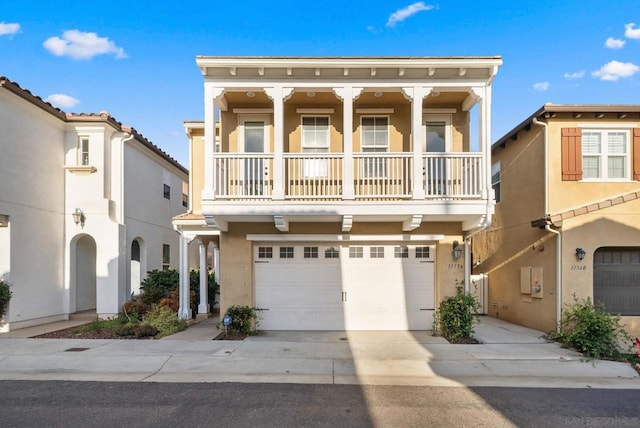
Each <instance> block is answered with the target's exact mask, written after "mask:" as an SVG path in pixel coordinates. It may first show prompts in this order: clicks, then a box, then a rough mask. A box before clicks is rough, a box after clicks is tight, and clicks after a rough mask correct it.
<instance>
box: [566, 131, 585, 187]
mask: <svg viewBox="0 0 640 428" xmlns="http://www.w3.org/2000/svg"><path fill="white" fill-rule="evenodd" d="M561 135H562V180H563V181H578V180H582V129H581V128H562V134H561Z"/></svg>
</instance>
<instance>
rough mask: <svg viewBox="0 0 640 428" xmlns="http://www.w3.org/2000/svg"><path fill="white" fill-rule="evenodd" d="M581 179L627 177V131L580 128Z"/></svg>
mask: <svg viewBox="0 0 640 428" xmlns="http://www.w3.org/2000/svg"><path fill="white" fill-rule="evenodd" d="M582 172H583V179H586V180H589V179H601V180H616V179H629V131H624V130H614V129H611V130H606V129H605V130H595V129H583V130H582Z"/></svg>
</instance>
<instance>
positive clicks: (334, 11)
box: [0, 0, 640, 165]
mask: <svg viewBox="0 0 640 428" xmlns="http://www.w3.org/2000/svg"><path fill="white" fill-rule="evenodd" d="M0 6H1V7H0V75H4V76H6V77H8V78H9V79H11V80H13V81H15V82H17V83H19V84H20V85H21V86H22V87H23V88H26V89H29V90H30V91H31V92H33V93H34V94H36V95H39V96H41V97H42V98H44V99H48V100H50V101H51V102H52V103H54V104H57V105H58V106H59V107H60V108H62V109H63V110H65V111H67V112H85V113H89V112H99V111H101V110H107V111H109V112H110V113H111V114H112V115H113V116H114V117H116V119H118V120H119V121H121V122H123V123H125V124H127V125H131V126H133V127H135V128H136V129H137V130H138V131H139V132H141V133H142V134H143V135H145V136H146V137H147V138H149V139H150V140H151V141H153V142H154V143H155V144H156V145H158V146H160V148H162V149H163V150H165V151H166V152H168V153H169V154H170V155H172V156H173V157H174V158H176V159H177V160H178V161H180V162H181V163H183V164H185V165H186V163H187V153H188V148H187V140H186V137H185V135H184V130H183V121H184V120H201V119H202V118H203V111H204V108H203V101H202V100H203V78H202V75H201V74H200V71H199V70H198V68H197V67H196V65H195V56H196V55H230V56H233V55H274V56H277V55H287V56H289V55H311V56H323V55H328V56H346V55H365V56H410V55H415V56H458V55H463V56H464V55H469V56H483V55H501V56H502V58H503V61H504V65H503V66H502V67H501V69H500V70H499V72H498V76H497V78H496V80H495V82H494V96H493V140H494V141H495V140H496V139H498V138H499V137H500V136H502V135H503V134H504V133H506V132H507V131H508V130H510V129H511V128H513V127H514V126H515V125H517V124H518V123H519V122H521V121H522V120H523V119H525V118H526V117H527V116H529V115H530V114H531V113H533V112H534V111H535V110H536V109H537V108H539V107H540V106H541V105H542V104H544V103H545V102H553V103H562V104H569V103H576V104H633V103H640V2H638V1H637V0H634V1H625V0H616V1H596V0H556V1H540V0H537V1H529V0H510V1H498V0H496V1H477V0H458V1H441V2H431V1H428V0H427V1H424V2H415V1H412V0H408V1H406V0H404V1H402V0H401V1H390V0H387V1H349V0H346V1H342V2H319V3H313V2H311V3H309V2H300V1H285V0H271V1H268V2H257V1H256V2H252V1H246V2H216V1H191V0H183V1H180V2H178V1H175V2H174V1H162V0H157V1H136V2H131V1H119V0H111V1H108V2H104V1H100V2H97V1H89V0H84V1H75V0H68V1H65V2H63V3H60V2H53V1H49V0H42V1H39V0H32V1H27V0H25V1H15V0H0Z"/></svg>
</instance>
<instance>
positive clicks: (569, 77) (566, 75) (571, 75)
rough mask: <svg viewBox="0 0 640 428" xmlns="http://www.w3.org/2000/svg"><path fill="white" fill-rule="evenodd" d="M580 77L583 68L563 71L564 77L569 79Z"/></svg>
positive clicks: (582, 74) (582, 73)
mask: <svg viewBox="0 0 640 428" xmlns="http://www.w3.org/2000/svg"><path fill="white" fill-rule="evenodd" d="M582 77H584V70H580V71H576V72H573V73H564V78H565V79H569V80H572V79H581V78H582Z"/></svg>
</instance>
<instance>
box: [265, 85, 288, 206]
mask: <svg viewBox="0 0 640 428" xmlns="http://www.w3.org/2000/svg"><path fill="white" fill-rule="evenodd" d="M264 91H265V93H266V94H267V96H269V98H271V100H272V101H273V171H272V172H273V194H272V199H274V200H283V199H284V155H283V153H284V99H285V98H287V97H289V96H290V95H291V93H292V92H293V88H283V87H282V86H275V87H273V88H265V90H264Z"/></svg>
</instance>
